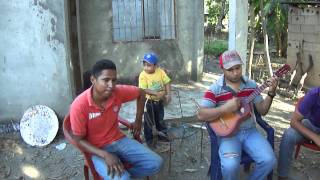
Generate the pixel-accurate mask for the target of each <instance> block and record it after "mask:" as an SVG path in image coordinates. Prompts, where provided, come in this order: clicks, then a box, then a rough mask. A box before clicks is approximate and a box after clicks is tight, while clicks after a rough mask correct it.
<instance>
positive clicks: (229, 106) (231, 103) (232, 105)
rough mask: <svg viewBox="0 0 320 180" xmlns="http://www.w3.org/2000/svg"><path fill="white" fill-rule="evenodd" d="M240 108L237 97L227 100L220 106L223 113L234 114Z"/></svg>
mask: <svg viewBox="0 0 320 180" xmlns="http://www.w3.org/2000/svg"><path fill="white" fill-rule="evenodd" d="M240 106H241V102H240V99H239V98H237V97H233V98H232V99H230V100H228V101H227V102H226V103H225V104H224V105H222V106H221V108H223V111H224V112H235V111H238V110H239V108H240Z"/></svg>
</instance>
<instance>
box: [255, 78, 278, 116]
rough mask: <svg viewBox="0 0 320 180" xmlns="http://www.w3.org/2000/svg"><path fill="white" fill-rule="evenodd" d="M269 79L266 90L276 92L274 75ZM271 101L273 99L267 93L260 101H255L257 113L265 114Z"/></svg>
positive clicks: (276, 82) (276, 84) (276, 83)
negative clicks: (268, 85)
mask: <svg viewBox="0 0 320 180" xmlns="http://www.w3.org/2000/svg"><path fill="white" fill-rule="evenodd" d="M269 81H270V83H271V85H270V87H269V91H268V92H270V93H272V94H276V89H277V86H278V81H277V80H276V78H274V77H272V78H271V79H270V80H269ZM272 101H273V97H270V96H269V95H267V97H266V98H265V99H264V100H263V101H262V102H260V103H257V104H256V108H257V111H258V112H259V114H261V115H262V116H264V115H266V114H267V113H268V112H269V109H270V106H271V104H272Z"/></svg>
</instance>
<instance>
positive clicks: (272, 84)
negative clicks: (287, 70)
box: [267, 77, 278, 93]
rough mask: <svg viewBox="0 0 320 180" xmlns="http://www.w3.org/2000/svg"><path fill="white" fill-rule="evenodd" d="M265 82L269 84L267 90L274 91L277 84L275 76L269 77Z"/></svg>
mask: <svg viewBox="0 0 320 180" xmlns="http://www.w3.org/2000/svg"><path fill="white" fill-rule="evenodd" d="M267 84H268V85H269V91H270V92H272V93H275V92H276V89H277V86H278V80H277V78H275V77H271V78H270V79H268V80H267Z"/></svg>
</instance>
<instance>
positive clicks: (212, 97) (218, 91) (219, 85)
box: [200, 75, 263, 129]
mask: <svg viewBox="0 0 320 180" xmlns="http://www.w3.org/2000/svg"><path fill="white" fill-rule="evenodd" d="M256 87H257V83H256V82H255V81H253V80H251V79H248V77H246V76H243V77H242V81H241V84H240V89H239V91H238V92H236V93H235V92H233V90H232V89H231V88H230V87H228V86H227V85H226V83H225V80H224V75H222V76H220V77H219V79H218V80H217V81H216V82H215V83H213V84H212V85H211V86H210V87H209V89H208V90H207V91H206V92H205V94H204V96H203V99H202V101H201V103H200V105H201V106H202V107H206V108H214V107H219V106H221V105H223V104H224V103H226V101H228V100H230V99H232V98H233V97H241V98H245V97H248V96H249V95H250V94H251V93H252V92H253V91H254V90H255V88H256ZM262 100H263V98H262V96H261V95H257V96H256V97H255V98H254V99H253V103H255V104H256V103H260V102H261V101H262ZM252 127H255V117H254V113H253V112H252V115H251V117H250V118H248V119H247V120H245V121H243V122H242V123H241V125H240V129H248V128H252Z"/></svg>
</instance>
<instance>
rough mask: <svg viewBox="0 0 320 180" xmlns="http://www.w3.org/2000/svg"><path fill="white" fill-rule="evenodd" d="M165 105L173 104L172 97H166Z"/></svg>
mask: <svg viewBox="0 0 320 180" xmlns="http://www.w3.org/2000/svg"><path fill="white" fill-rule="evenodd" d="M164 97H165V104H169V103H170V102H171V95H169V94H168V95H165V96H164Z"/></svg>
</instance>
